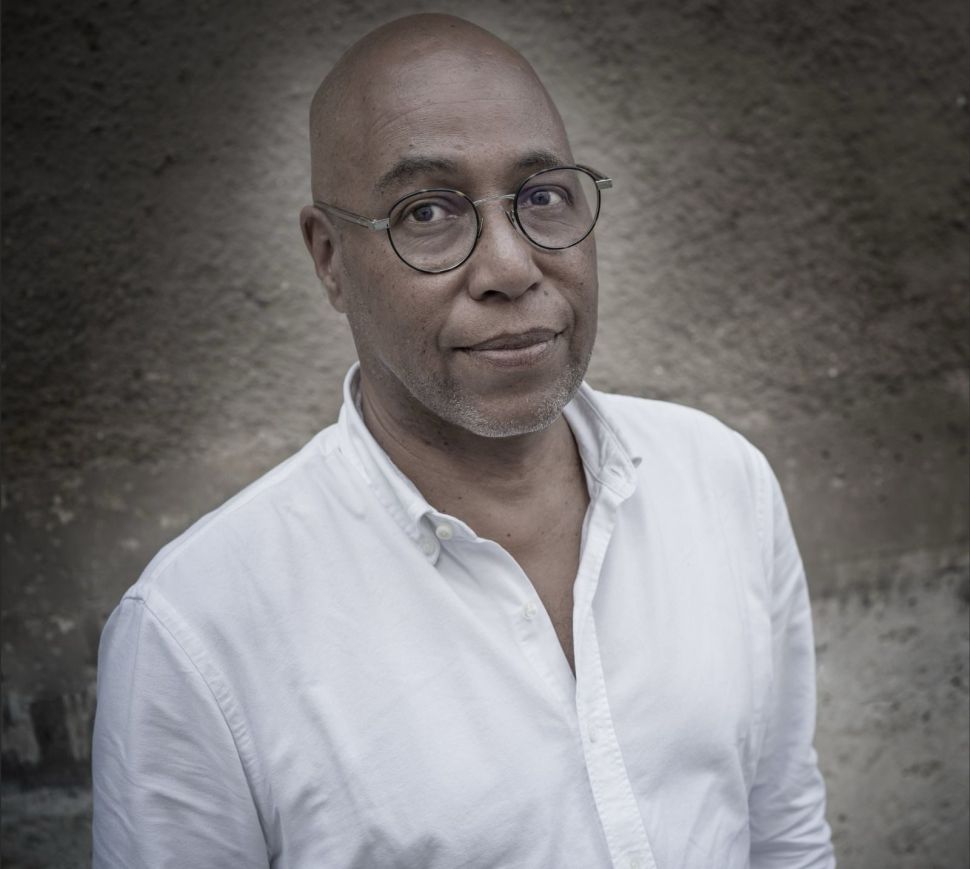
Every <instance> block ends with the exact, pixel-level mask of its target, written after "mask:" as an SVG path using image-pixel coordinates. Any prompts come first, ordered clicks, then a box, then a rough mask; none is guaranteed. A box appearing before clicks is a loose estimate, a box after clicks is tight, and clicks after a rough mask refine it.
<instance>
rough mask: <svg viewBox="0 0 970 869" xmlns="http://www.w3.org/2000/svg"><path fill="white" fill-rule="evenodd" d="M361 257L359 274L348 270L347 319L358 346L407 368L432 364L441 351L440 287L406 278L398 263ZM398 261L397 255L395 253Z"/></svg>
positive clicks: (410, 276) (409, 273) (414, 276)
mask: <svg viewBox="0 0 970 869" xmlns="http://www.w3.org/2000/svg"><path fill="white" fill-rule="evenodd" d="M369 255H370V257H371V259H370V260H368V259H365V258H364V257H363V256H361V258H360V259H358V260H357V263H358V265H359V267H358V268H350V269H347V270H346V280H347V283H346V286H347V293H346V296H347V319H348V321H349V323H350V327H351V330H352V331H353V333H354V337H355V339H356V340H357V341H358V343H362V344H364V345H366V347H367V348H368V350H369V352H370V353H371V354H373V355H375V356H377V357H380V358H383V359H385V360H388V361H390V360H393V359H396V360H397V361H398V362H400V363H402V364H405V363H408V362H411V363H413V362H415V361H416V359H418V358H419V359H420V364H429V362H430V359H431V357H432V356H433V355H434V353H435V350H436V348H437V338H438V334H439V332H440V330H441V322H442V319H443V316H442V312H443V309H444V303H443V302H437V301H436V299H437V298H438V296H437V295H436V294H435V292H434V289H435V288H434V286H423V285H422V276H421V275H419V274H418V273H417V272H414V271H413V270H412V269H408V271H407V272H406V273H404V272H402V269H404V268H407V266H403V264H402V265H401V267H398V266H397V265H396V264H395V263H393V262H392V263H386V262H377V263H375V262H374V261H373V258H374V252H373V250H370V251H369ZM391 255H392V256H393V255H394V254H393V251H392V252H391Z"/></svg>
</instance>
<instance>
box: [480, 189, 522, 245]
mask: <svg viewBox="0 0 970 869" xmlns="http://www.w3.org/2000/svg"><path fill="white" fill-rule="evenodd" d="M515 197H516V194H515V193H497V194H496V195H495V196H485V197H483V198H481V199H475V200H473V201H472V205H474V206H475V210H476V211H477V210H478V209H479V206H481V205H486V204H488V203H489V202H501V201H503V200H509V201H511V202H514V201H515ZM502 211H503V213H504V214H505V216H506V217H507V218H508V220H509V223H511V224H512V226H513V227H515V228H516V229H519V230H520V231H521V228H520V227H519V224H518V221H516V219H515V209H513V208H503V209H502ZM484 228H485V216H484V215H482V216H481V219H480V220H479V222H478V235H479V236H481V234H482V230H483V229H484Z"/></svg>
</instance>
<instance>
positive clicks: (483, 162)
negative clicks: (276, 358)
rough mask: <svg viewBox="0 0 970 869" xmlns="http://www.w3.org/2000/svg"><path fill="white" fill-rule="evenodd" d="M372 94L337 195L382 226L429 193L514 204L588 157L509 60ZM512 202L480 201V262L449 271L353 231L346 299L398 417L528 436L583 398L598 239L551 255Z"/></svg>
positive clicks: (339, 258)
mask: <svg viewBox="0 0 970 869" xmlns="http://www.w3.org/2000/svg"><path fill="white" fill-rule="evenodd" d="M378 79H379V81H378ZM363 93H364V96H363V99H362V101H361V105H360V114H359V121H358V126H357V127H356V129H355V133H356V136H355V138H356V139H357V141H358V142H359V149H358V151H357V152H356V153H355V154H354V155H353V159H352V160H350V161H348V162H349V165H348V167H347V172H346V174H345V176H344V183H342V184H341V185H340V192H339V196H340V198H339V199H338V198H331V199H330V201H331V202H334V203H335V204H338V205H340V206H342V207H345V208H348V209H350V210H353V211H356V212H357V213H361V214H367V215H370V216H374V217H383V216H385V215H386V214H387V213H388V210H389V208H390V206H391V205H393V204H394V202H396V201H397V200H398V199H399V198H400V197H401V196H403V195H405V194H407V193H409V192H412V191H414V190H417V189H421V188H429V187H450V188H456V189H458V190H461V191H463V192H464V193H466V194H468V195H469V196H470V197H471V198H472V199H475V200H477V199H480V198H484V197H488V196H494V195H498V194H504V193H511V192H513V191H515V189H516V188H517V187H518V185H519V184H520V183H521V182H522V181H523V180H524V179H525V178H526V177H527V176H528V175H530V174H532V173H533V172H535V171H538V170H539V169H543V168H546V167H547V166H548V165H555V164H559V165H562V164H571V163H572V162H573V158H572V154H571V152H570V149H569V144H568V142H567V139H566V136H565V132H564V131H563V129H562V124H561V121H560V120H559V117H558V115H557V114H556V113H555V112H554V111H553V110H552V109H551V107H550V106H549V104H548V103H547V97H546V96H545V94H544V92H543V91H542V90H541V88H540V86H539V85H538V83H537V82H536V81H535V80H534V79H533V78H531V77H530V76H529V75H528V74H526V73H525V72H524V71H523V70H522V69H520V68H517V67H516V66H513V65H511V64H510V63H509V61H508V60H507V59H506V58H504V57H496V56H494V55H488V54H485V55H483V56H482V57H480V58H478V59H477V62H471V61H470V59H469V57H468V56H467V54H452V53H445V52H441V51H437V52H431V53H428V55H427V56H419V57H418V59H415V58H413V57H409V58H408V59H407V61H406V63H403V64H401V65H399V66H398V67H397V69H396V70H395V71H394V73H393V75H388V71H387V70H384V71H382V72H381V73H379V74H377V75H375V79H374V80H372V82H371V83H370V86H365V88H364V91H363ZM389 173H390V175H389ZM388 178H389V179H390V180H388ZM381 179H385V182H386V183H384V184H383V185H381V184H380V183H379V182H380V180H381ZM510 207H511V204H510V202H509V201H508V200H504V201H499V202H493V203H488V204H485V205H482V206H479V208H480V209H481V210H482V216H483V218H484V227H483V230H482V234H481V237H480V239H479V241H478V245H477V247H476V248H475V251H474V253H473V254H472V256H471V258H470V259H469V260H468V261H467V262H465V263H464V264H463V265H462V266H460V267H459V268H457V269H455V270H453V271H449V272H445V273H442V274H424V273H421V272H418V271H415V270H414V269H412V268H411V267H409V266H408V265H407V264H405V263H404V262H402V261H401V259H399V258H398V256H397V255H396V254H395V253H394V251H393V249H392V248H391V245H390V244H389V243H388V239H387V238H386V236H385V235H384V234H383V233H375V232H370V231H368V230H366V229H362V228H358V227H356V226H352V225H349V224H348V225H344V226H341V227H339V229H338V232H339V236H338V239H337V241H336V242H335V244H334V254H333V281H334V283H335V285H336V287H337V293H336V295H335V297H334V298H335V300H336V304H337V305H338V307H340V308H341V309H342V310H345V311H346V313H347V316H348V319H349V321H350V325H351V329H352V332H353V335H354V340H355V343H356V345H357V351H358V355H359V357H360V360H361V368H362V372H363V377H364V388H365V396H366V397H367V398H368V400H370V401H371V402H376V403H377V404H378V406H380V407H381V408H382V409H383V410H384V411H385V412H386V413H389V414H392V415H393V418H394V419H395V420H397V421H398V422H400V423H403V424H405V425H409V426H411V427H413V428H415V429H418V430H420V429H427V426H428V425H429V424H430V425H431V426H433V427H434V429H435V430H438V431H440V430H441V429H442V425H441V424H442V422H443V423H445V424H446V425H445V428H447V426H448V425H456V426H459V427H461V428H463V429H466V430H468V431H471V432H473V433H476V434H479V435H485V436H489V437H502V436H510V435H515V434H523V433H526V432H530V431H536V430H539V429H541V428H544V427H546V426H548V425H549V424H550V423H552V422H553V421H554V420H555V419H556V418H557V417H558V415H559V412H560V411H561V409H562V407H563V406H564V405H565V403H566V402H567V401H568V400H569V399H570V398H571V397H572V395H573V394H574V392H575V390H576V389H577V388H578V386H579V383H580V382H581V380H582V378H583V376H584V374H585V371H586V366H587V363H588V361H589V356H590V353H591V352H592V348H593V340H594V337H595V334H596V300H597V276H596V248H595V243H594V241H593V237H592V235H590V236H588V237H587V238H586V239H585V240H584V241H583V242H581V243H580V244H578V245H576V246H575V247H572V248H568V249H565V250H559V251H546V250H542V249H539V248H536V247H534V246H533V245H531V244H530V243H529V242H528V241H527V240H526V239H525V238H524V236H522V235H521V233H519V231H518V230H517V229H516V228H515V227H514V226H513V225H512V223H511V222H510V221H509V220H508V219H507V217H506V215H505V214H504V213H503V210H505V209H508V208H510Z"/></svg>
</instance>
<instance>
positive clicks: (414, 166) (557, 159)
mask: <svg viewBox="0 0 970 869" xmlns="http://www.w3.org/2000/svg"><path fill="white" fill-rule="evenodd" d="M566 162H567V161H566V160H564V159H563V158H562V157H561V156H560V155H558V154H556V153H554V152H552V151H542V150H536V151H529V152H527V153H525V154H524V155H522V157H521V158H520V159H519V160H518V161H517V162H516V163H515V165H514V168H515V169H522V170H525V169H531V170H533V171H535V172H538V171H539V170H540V169H551V168H553V167H554V166H563V165H565V164H566ZM460 168H461V167H460V166H459V164H458V163H456V162H455V161H454V160H449V159H446V158H442V157H431V156H415V157H404V158H403V159H401V160H398V162H397V163H395V164H394V165H393V166H392V167H391V168H390V169H389V170H388V171H387V172H385V173H384V174H383V175H381V177H380V178H379V179H378V180H377V184H376V185H375V188H376V190H377V192H378V193H380V194H384V193H387V191H388V190H390V189H391V188H394V187H398V186H400V185H403V184H404V183H405V182H407V181H410V180H411V179H412V178H415V177H417V176H419V175H429V174H431V173H435V172H437V173H441V174H445V173H451V174H454V173H457V172H458V171H459V170H460Z"/></svg>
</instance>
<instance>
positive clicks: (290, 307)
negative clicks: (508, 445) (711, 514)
mask: <svg viewBox="0 0 970 869" xmlns="http://www.w3.org/2000/svg"><path fill="white" fill-rule="evenodd" d="M423 9H437V10H441V9H445V10H447V11H452V12H456V13H458V14H462V15H465V16H466V17H469V18H471V19H472V20H476V21H478V22H479V23H482V24H484V25H485V26H487V27H489V28H491V29H493V30H494V31H495V32H497V33H498V34H500V35H501V36H503V37H505V38H507V39H508V40H509V41H510V42H512V43H513V44H514V45H516V46H517V47H518V48H520V49H521V50H522V51H523V52H524V53H525V54H526V55H527V56H528V57H529V58H530V59H531V60H532V61H533V62H534V64H535V65H536V67H537V68H538V70H539V72H540V74H541V75H542V76H543V78H544V79H545V81H546V82H547V84H548V86H549V88H550V90H551V91H552V93H553V95H554V96H555V97H556V99H557V100H558V101H559V103H560V106H561V108H562V109H563V113H564V116H565V118H566V122H567V126H568V127H569V129H570V131H571V133H572V138H573V144H574V150H575V152H576V154H577V157H579V158H580V159H582V160H583V161H585V162H588V163H590V164H592V165H594V166H596V167H598V168H601V169H602V170H604V171H606V172H609V173H610V174H611V175H612V176H613V177H614V178H615V179H616V189H615V190H614V191H612V192H611V193H610V194H608V200H607V203H606V206H605V213H604V216H603V218H602V222H601V225H600V228H599V230H598V233H599V239H600V251H601V284H602V326H601V332H600V337H599V342H598V345H597V350H596V353H595V355H594V361H593V365H592V367H591V370H590V380H591V382H592V383H593V384H594V385H596V386H597V387H599V388H602V389H606V390H613V391H623V392H629V393H634V394H638V395H647V396H653V397H660V398H666V399H670V400H673V401H678V402H682V403H685V404H690V405H694V406H697V407H701V408H703V409H705V410H708V411H710V412H712V413H714V414H715V415H717V416H719V417H721V418H722V419H724V420H725V421H726V422H728V423H730V424H732V425H734V426H735V427H737V428H738V429H739V430H741V431H742V432H743V433H745V434H746V435H747V436H748V437H750V438H751V439H752V440H753V441H754V442H755V443H757V444H758V445H760V446H761V447H762V448H763V449H764V450H765V451H766V453H767V454H768V456H769V458H771V459H772V461H773V463H774V465H775V468H776V470H777V471H778V473H779V476H780V477H781V479H782V483H783V485H784V487H785V490H786V493H787V496H788V499H789V504H790V507H791V510H792V513H793V518H794V522H795V526H796V530H797V532H798V533H799V538H800V541H801V545H802V549H803V552H804V556H805V559H806V562H807V564H808V567H809V572H810V583H811V589H812V593H813V598H814V601H815V613H816V631H817V635H818V637H817V639H818V651H819V670H820V672H819V691H820V695H819V696H820V707H819V736H818V747H819V751H820V755H821V761H822V765H823V768H824V769H825V771H826V774H827V777H828V783H829V789H830V818H831V821H832V824H833V827H834V829H835V835H836V842H837V848H838V851H839V854H840V857H841V858H842V859H843V865H846V866H856V867H864V869H894V867H913V869H917V867H918V869H931V867H946V869H952V867H966V866H968V865H970V863H968V833H967V815H968V785H967V778H968V753H967V751H968V749H967V727H968V663H967V655H968V630H967V604H968V597H970V593H968V559H967V538H968V531H967V521H968V492H967V417H968V375H967V334H966V326H967V321H968V250H967V227H968V194H970V181H968V151H967V144H966V143H967V134H968V111H967V99H968V95H970V82H968V55H970V52H968V44H967V43H968V10H967V6H966V3H965V2H964V0H933V2H915V3H914V2H912V0H882V2H876V0H858V2H840V0H825V2H821V0H816V2H812V0H804V2H799V3H785V2H771V0H759V2H741V3H728V2H719V0H688V2H673V0H661V2H649V3H642V4H641V3H632V2H628V3H621V2H607V3H605V4H604V3H597V4H592V3H584V2H579V0H533V2H532V3H530V4H525V3H513V2H507V3H505V2H485V3H482V2H477V3H476V2H471V0H455V2H448V0H446V2H443V3H438V4H428V3H422V2H417V3H412V4H410V5H409V6H407V7H402V6H401V5H400V3H396V2H391V0H378V2H371V3H367V4H366V5H362V4H360V3H350V2H327V0H324V2H306V0H279V2H266V3H261V4H260V3H252V2H242V0H236V2H228V0H227V2H210V3H188V2H185V3H180V2H174V0H173V2H154V3H151V2H142V3H139V2H137V0H134V2H131V3H126V2H121V0H106V2H99V3H95V2H93V0H82V2H77V0H75V2H62V3H57V2H53V0H43V2H27V0H10V2H7V3H5V4H4V18H3V64H4V67H3V121H4V125H3V187H4V201H3V209H4V211H3V217H4V225H3V233H2V251H3V267H4V297H3V348H2V350H3V378H4V383H3V385H4V390H3V440H4V453H3V463H4V490H3V518H4V527H3V534H4V537H3V639H2V642H3V761H4V777H5V782H6V783H5V788H6V789H7V790H6V791H5V811H4V833H3V837H4V849H5V858H6V860H7V865H9V866H17V865H29V864H30V862H31V860H33V861H35V862H38V864H39V865H40V864H43V861H44V860H47V861H48V863H49V864H50V865H75V864H76V863H75V862H72V860H74V861H77V859H78V858H77V857H76V856H74V857H73V858H72V856H71V854H72V853H74V854H75V855H76V854H77V853H80V852H83V849H84V848H85V847H86V838H85V836H86V833H85V830H86V821H85V812H86V811H87V803H86V800H85V796H84V790H83V785H84V783H85V781H86V777H87V764H88V760H89V728H90V721H91V715H92V711H93V702H92V701H93V682H94V677H95V666H96V651H97V640H98V635H99V632H100V629H101V626H102V624H103V622H104V620H105V618H106V617H107V614H108V613H109V612H110V610H111V608H112V607H113V606H114V604H115V603H116V602H117V600H118V599H119V597H120V595H121V594H122V592H123V590H124V589H125V588H126V587H127V586H128V585H129V584H130V583H131V582H133V581H134V579H135V578H136V577H137V575H138V573H139V572H140V570H141V568H142V567H143V566H144V565H145V564H146V563H147V561H148V559H149V558H150V557H151V556H152V555H153V554H154V552H155V551H156V550H157V549H158V547H159V546H161V545H162V544H163V543H165V542H166V541H167V540H169V539H171V538H172V537H173V536H174V535H175V534H176V533H178V532H179V531H180V530H181V529H182V528H184V527H185V526H186V525H187V524H188V523H189V522H191V521H192V520H193V519H194V518H196V517H197V516H199V515H200V514H201V513H202V512H204V511H205V510H207V509H209V508H211V507H213V506H215V505H216V504H218V503H219V502H220V501H221V500H223V499H224V498H225V497H227V496H228V495H229V494H231V493H232V492H233V491H235V490H237V489H238V488H240V487H241V486H242V485H244V484H245V483H246V482H248V481H249V480H251V479H252V478H254V477H255V476H256V475H258V474H259V473H260V472H262V471H263V470H265V469H267V468H269V467H270V466H272V465H273V464H275V463H276V462H277V461H279V460H281V459H282V458H283V457H285V456H286V455H288V454H289V453H290V452H292V451H293V450H295V449H296V448H297V447H298V446H300V445H301V444H302V443H303V442H304V441H305V440H307V439H308V438H309V437H310V436H311V435H312V434H313V432H315V431H316V430H318V429H319V428H321V427H322V426H324V425H325V424H327V423H328V422H330V421H331V420H332V419H334V417H335V415H336V412H337V408H338V404H339V386H340V378H341V376H342V374H343V372H344V371H345V369H346V367H347V366H348V365H349V364H350V362H351V361H352V359H353V349H352V345H351V343H350V340H349V337H348V334H347V331H346V327H345V324H344V322H343V321H342V319H341V318H340V317H338V316H337V315H336V314H334V313H333V312H332V311H331V310H329V308H328V307H327V305H326V303H325V300H324V297H323V294H322V292H321V290H320V288H319V287H318V285H317V283H316V281H315V279H314V277H313V273H312V269H311V266H310V262H309V259H308V257H307V256H306V254H305V252H304V250H303V247H302V242H301V240H300V237H299V231H298V226H297V219H296V216H297V212H298V209H299V207H300V206H301V205H302V204H303V203H304V202H305V201H306V199H307V196H308V184H307V172H308V157H307V145H306V138H307V137H306V129H305V124H306V113H307V107H308V103H309V99H310V96H311V94H312V91H313V89H314V87H315V85H316V83H317V82H318V80H319V79H320V78H321V76H322V75H323V74H324V72H325V71H326V70H327V69H328V68H329V66H330V64H331V63H332V62H333V61H334V60H335V59H336V57H337V56H338V54H339V52H340V50H341V49H342V48H343V47H345V46H346V45H347V44H348V43H349V42H350V41H352V40H353V39H354V38H356V37H357V36H358V35H360V34H362V33H363V32H364V31H366V30H368V29H370V28H371V27H372V26H374V25H375V24H377V23H380V22H381V21H384V20H386V19H388V18H390V17H394V16H395V15H398V14H402V13H404V12H408V11H418V10H423ZM22 783H25V784H31V785H47V786H49V787H54V786H61V785H69V784H76V785H80V786H81V788H82V789H81V790H80V791H74V792H66V796H65V792H63V791H59V790H43V791H33V792H31V793H29V794H26V795H18V794H17V793H16V792H15V789H12V786H13V785H17V784H22ZM72 849H73V851H72ZM57 854H59V855H61V856H60V857H56V856H55V855H57ZM45 855H46V856H45ZM59 860H60V861H61V862H58V861H59Z"/></svg>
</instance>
